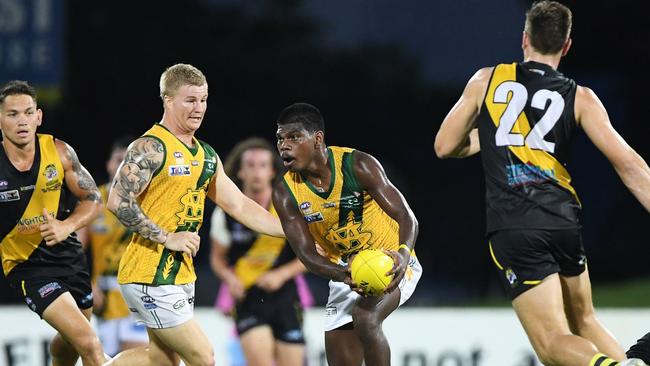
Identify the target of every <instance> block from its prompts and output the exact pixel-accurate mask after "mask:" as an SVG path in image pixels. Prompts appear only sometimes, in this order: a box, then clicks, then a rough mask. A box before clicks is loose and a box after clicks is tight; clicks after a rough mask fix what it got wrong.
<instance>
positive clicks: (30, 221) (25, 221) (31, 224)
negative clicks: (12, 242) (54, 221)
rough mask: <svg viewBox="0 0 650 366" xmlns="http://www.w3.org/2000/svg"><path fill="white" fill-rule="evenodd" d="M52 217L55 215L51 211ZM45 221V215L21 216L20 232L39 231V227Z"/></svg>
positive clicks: (19, 222)
mask: <svg viewBox="0 0 650 366" xmlns="http://www.w3.org/2000/svg"><path fill="white" fill-rule="evenodd" d="M50 217H54V213H52V212H50ZM44 222H45V217H44V216H43V215H38V216H34V217H27V218H21V219H20V220H18V232H19V233H21V234H30V233H35V232H38V231H39V229H38V227H39V226H40V225H41V224H42V223H44Z"/></svg>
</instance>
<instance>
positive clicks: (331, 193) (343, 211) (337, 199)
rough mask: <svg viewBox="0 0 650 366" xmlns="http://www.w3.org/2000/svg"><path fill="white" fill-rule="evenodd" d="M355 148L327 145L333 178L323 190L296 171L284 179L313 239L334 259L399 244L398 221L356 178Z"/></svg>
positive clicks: (395, 246) (392, 248) (394, 247)
mask: <svg viewBox="0 0 650 366" xmlns="http://www.w3.org/2000/svg"><path fill="white" fill-rule="evenodd" d="M354 151H355V150H354V149H350V148H346V147H336V146H330V147H329V148H328V149H327V153H328V163H329V167H330V170H331V174H332V175H331V177H332V178H331V181H330V186H329V189H328V190H327V191H326V192H319V191H318V190H317V189H316V188H314V186H313V185H312V184H311V183H310V182H309V181H308V180H307V179H305V178H304V177H303V176H302V175H301V174H300V173H297V172H287V173H286V174H285V175H284V179H283V183H284V184H285V185H286V187H287V189H288V190H289V192H291V194H292V196H293V198H294V201H295V204H296V206H297V207H298V210H299V211H300V213H301V214H302V216H303V217H304V219H305V221H307V225H308V226H309V231H310V232H311V234H312V236H313V238H314V240H316V242H317V243H318V244H319V245H320V246H321V247H322V248H323V249H324V250H325V251H326V252H327V254H328V256H329V258H330V260H332V261H333V262H338V261H339V260H343V261H346V260H347V258H348V256H349V255H350V254H353V253H356V252H358V251H360V250H363V249H369V248H370V249H388V250H397V249H398V247H399V225H398V223H397V222H396V221H395V220H393V219H392V218H391V217H390V216H388V214H387V213H386V212H384V210H382V209H381V207H379V204H377V202H375V200H374V199H373V198H372V197H371V196H370V194H369V193H368V192H367V191H366V190H364V189H363V188H362V187H361V186H360V185H359V182H358V181H357V178H356V174H355V172H354Z"/></svg>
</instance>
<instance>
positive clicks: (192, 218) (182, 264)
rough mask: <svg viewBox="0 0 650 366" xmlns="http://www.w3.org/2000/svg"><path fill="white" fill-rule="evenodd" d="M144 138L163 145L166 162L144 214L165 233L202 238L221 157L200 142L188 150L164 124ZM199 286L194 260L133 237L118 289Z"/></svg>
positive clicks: (144, 198) (144, 201)
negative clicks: (210, 186)
mask: <svg viewBox="0 0 650 366" xmlns="http://www.w3.org/2000/svg"><path fill="white" fill-rule="evenodd" d="M143 137H151V138H155V139H157V140H158V141H160V143H162V144H163V146H164V156H165V159H164V161H163V164H162V165H161V167H160V168H159V169H158V170H156V171H155V172H154V176H153V178H152V179H151V182H149V186H148V187H147V189H146V190H145V191H144V192H143V193H142V194H141V195H140V196H138V198H137V201H138V203H139V204H140V207H141V208H142V211H143V212H144V214H145V215H147V217H149V218H150V219H151V220H152V221H153V222H155V223H156V224H157V225H158V226H160V227H161V228H162V229H163V230H165V231H167V232H181V231H191V232H198V230H199V228H200V227H201V224H202V223H203V208H204V204H205V197H206V195H207V191H208V184H209V183H210V181H211V180H212V177H213V176H214V174H215V172H216V169H217V154H216V153H215V151H214V149H212V147H211V146H210V145H208V144H207V143H205V142H203V141H199V140H197V139H196V138H193V141H194V147H192V148H190V147H188V146H186V145H185V144H184V143H183V142H181V141H180V140H179V139H178V138H176V136H174V135H173V134H172V133H171V132H169V131H168V130H167V129H166V128H165V127H164V126H163V125H160V124H156V125H154V126H153V127H152V128H151V129H150V130H149V131H147V132H146V133H145V134H144V135H143ZM195 280H196V274H195V272H194V265H193V263H192V256H190V255H187V254H185V253H182V252H174V251H170V250H169V249H167V248H165V246H164V245H162V244H160V243H156V242H153V241H151V240H147V239H145V238H143V237H142V236H140V235H139V234H138V233H135V234H133V237H132V239H131V242H130V243H129V245H128V247H127V248H126V252H125V253H124V255H123V256H122V259H121V260H120V267H119V272H118V282H119V283H120V284H125V283H143V284H150V285H153V286H157V285H171V284H175V285H182V284H186V283H191V282H194V281H195Z"/></svg>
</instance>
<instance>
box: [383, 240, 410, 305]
mask: <svg viewBox="0 0 650 366" xmlns="http://www.w3.org/2000/svg"><path fill="white" fill-rule="evenodd" d="M384 253H386V254H388V255H389V256H390V257H391V258H393V268H391V270H390V271H388V272H387V273H386V276H393V280H392V281H390V283H389V284H388V286H386V290H384V293H387V294H389V293H391V292H393V291H395V289H396V288H397V286H398V285H399V283H400V281H402V278H404V274H405V273H406V267H407V266H408V264H409V257H410V255H409V256H408V257H407V256H405V255H402V254H401V253H400V252H396V251H394V250H384ZM405 257H406V258H405Z"/></svg>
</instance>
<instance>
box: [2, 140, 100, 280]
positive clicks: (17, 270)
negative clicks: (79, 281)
mask: <svg viewBox="0 0 650 366" xmlns="http://www.w3.org/2000/svg"><path fill="white" fill-rule="evenodd" d="M64 174H65V172H64V170H63V164H62V163H61V158H60V157H59V153H58V151H57V149H56V145H55V143H54V137H53V136H51V135H44V134H37V135H36V148H35V156H34V162H33V164H32V167H31V169H30V170H28V171H25V172H20V171H18V170H17V169H16V168H15V167H14V166H13V164H12V163H11V161H9V158H8V157H7V155H6V153H5V151H4V149H3V148H0V237H2V242H0V254H1V255H2V269H3V271H4V274H5V275H6V276H7V277H11V276H13V275H19V274H20V276H39V275H43V274H48V273H49V274H50V275H51V274H52V273H56V275H57V276H66V275H71V274H74V273H77V272H86V273H87V270H88V269H87V264H86V259H85V255H84V252H83V249H82V247H81V243H80V242H79V240H78V239H77V237H76V234H74V233H73V234H71V235H70V236H69V237H68V238H67V239H65V240H63V241H62V242H60V243H57V244H56V245H52V246H47V245H46V244H45V241H44V240H43V237H42V236H41V232H40V229H39V227H40V225H41V224H42V223H43V222H44V219H45V218H44V217H43V208H46V209H47V212H48V213H49V215H50V216H51V217H56V218H57V219H59V220H63V219H65V218H66V217H67V216H68V215H69V213H70V212H71V209H70V208H69V207H67V203H68V202H67V197H66V196H69V191H68V190H67V188H66V186H65V182H64Z"/></svg>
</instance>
